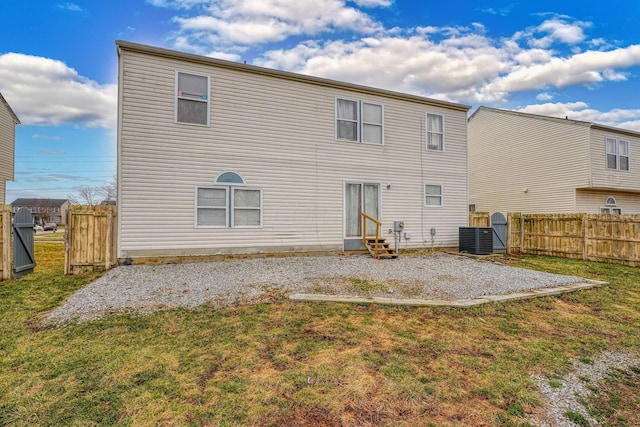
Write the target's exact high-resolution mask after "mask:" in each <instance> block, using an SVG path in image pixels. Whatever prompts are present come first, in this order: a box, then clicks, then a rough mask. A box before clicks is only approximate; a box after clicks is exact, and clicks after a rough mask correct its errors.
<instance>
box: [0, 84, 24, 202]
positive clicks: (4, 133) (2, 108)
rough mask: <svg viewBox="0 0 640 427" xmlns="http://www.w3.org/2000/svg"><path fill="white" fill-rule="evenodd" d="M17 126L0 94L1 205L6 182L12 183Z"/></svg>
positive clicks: (12, 113)
mask: <svg viewBox="0 0 640 427" xmlns="http://www.w3.org/2000/svg"><path fill="white" fill-rule="evenodd" d="M19 124H20V120H18V116H16V114H15V113H14V112H13V110H12V109H11V107H10V106H9V104H8V103H7V101H6V100H5V99H4V97H3V96H2V94H1V93H0V201H1V202H2V203H1V204H2V205H4V204H5V203H6V194H7V181H13V174H14V163H15V148H16V125H19Z"/></svg>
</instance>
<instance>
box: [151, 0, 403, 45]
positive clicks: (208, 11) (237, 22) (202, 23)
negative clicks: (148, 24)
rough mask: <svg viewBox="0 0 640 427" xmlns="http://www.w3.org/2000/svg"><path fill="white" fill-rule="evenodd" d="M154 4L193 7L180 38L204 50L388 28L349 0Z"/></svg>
mask: <svg viewBox="0 0 640 427" xmlns="http://www.w3.org/2000/svg"><path fill="white" fill-rule="evenodd" d="M149 2H150V3H151V4H152V5H155V6H160V7H169V8H176V9H184V10H188V11H189V12H191V13H187V14H185V16H176V17H174V18H173V21H174V22H175V23H176V24H177V25H178V31H177V32H176V34H174V36H173V37H174V38H175V39H176V40H179V41H180V45H181V46H183V47H189V50H191V51H195V52H198V53H202V52H206V51H208V50H211V47H212V46H220V45H223V46H233V45H237V44H240V45H251V44H264V43H270V42H278V41H282V40H285V39H287V38H288V37H292V36H301V35H306V36H309V35H310V36H315V35H317V34H319V33H322V32H331V31H350V32H353V33H359V34H374V33H376V32H380V31H382V30H383V27H382V26H381V24H380V23H378V22H376V21H375V20H373V19H372V18H371V17H369V16H368V15H367V14H366V13H364V12H362V11H360V10H358V9H356V8H354V7H349V6H347V5H346V4H345V1H344V0H208V1H205V0H149ZM390 4H391V2H390V1H387V0H359V1H356V5H358V6H366V7H372V6H377V7H384V6H389V5H390Z"/></svg>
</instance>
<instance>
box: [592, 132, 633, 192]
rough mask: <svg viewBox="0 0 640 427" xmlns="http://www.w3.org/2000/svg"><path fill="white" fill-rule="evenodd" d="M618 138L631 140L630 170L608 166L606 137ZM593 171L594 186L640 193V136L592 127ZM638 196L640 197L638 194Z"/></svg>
mask: <svg viewBox="0 0 640 427" xmlns="http://www.w3.org/2000/svg"><path fill="white" fill-rule="evenodd" d="M607 137H609V138H616V139H623V140H626V141H629V170H628V171H626V170H611V169H607V167H606V149H605V139H606V138H607ZM591 171H592V177H593V179H592V183H591V187H594V188H611V189H617V190H635V191H638V192H639V193H640V137H638V136H633V135H629V134H625V133H623V132H616V131H613V130H606V129H601V128H597V127H593V128H592V129H591ZM637 197H640V194H638V196H637Z"/></svg>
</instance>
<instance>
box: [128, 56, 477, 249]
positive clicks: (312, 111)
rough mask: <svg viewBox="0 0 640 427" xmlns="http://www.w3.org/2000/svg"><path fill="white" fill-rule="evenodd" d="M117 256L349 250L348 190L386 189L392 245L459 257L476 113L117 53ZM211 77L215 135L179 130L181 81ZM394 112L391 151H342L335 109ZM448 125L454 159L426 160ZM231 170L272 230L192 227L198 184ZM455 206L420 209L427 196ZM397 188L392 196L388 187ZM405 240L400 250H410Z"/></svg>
mask: <svg viewBox="0 0 640 427" xmlns="http://www.w3.org/2000/svg"><path fill="white" fill-rule="evenodd" d="M120 55H121V56H120V61H121V62H120V66H121V76H120V79H121V81H120V91H121V100H120V103H121V105H120V129H119V132H120V135H119V148H118V149H119V179H118V182H119V185H120V188H119V192H118V197H119V200H118V206H119V209H120V215H119V227H120V228H119V245H120V246H119V256H121V257H128V256H155V255H199V254H215V253H226V252H269V251H272V250H282V251H298V250H341V249H342V247H343V237H344V228H343V227H344V225H343V216H344V200H343V198H344V184H345V182H350V181H355V182H369V183H379V184H380V188H381V203H382V204H381V207H382V209H381V212H382V218H381V220H382V222H383V232H384V236H385V237H388V238H389V237H390V238H391V241H393V235H390V234H388V233H387V231H388V229H389V228H391V227H392V225H393V221H394V220H404V221H405V223H406V231H408V232H410V233H412V239H411V241H410V243H409V244H408V247H420V246H425V245H427V243H425V242H427V241H428V242H429V243H428V244H430V235H429V230H430V228H431V227H435V228H436V229H437V234H436V238H435V242H434V244H435V245H436V246H457V227H459V226H462V225H466V223H467V213H466V207H467V176H466V112H465V111H464V109H457V110H455V109H449V108H444V107H441V106H438V105H437V103H436V105H425V104H422V103H419V102H408V101H406V100H401V99H393V98H388V97H385V96H380V95H377V94H375V93H358V92H356V91H353V90H348V89H339V88H333V87H324V86H321V85H318V84H310V83H307V82H300V81H293V80H286V79H281V78H275V77H272V76H269V75H260V74H255V73H250V72H241V71H237V70H229V69H225V68H219V67H215V66H211V65H207V64H200V63H188V62H185V61H183V60H178V59H173V58H169V57H158V56H152V55H147V54H144V53H139V52H133V51H129V50H127V49H123V50H122V51H121V54H120ZM176 70H183V71H189V72H195V73H202V74H207V75H210V76H211V80H210V85H211V90H210V94H209V95H210V111H211V113H210V127H205V126H194V125H187V124H176V123H174V78H175V71H176ZM336 97H345V98H349V99H358V100H362V101H367V102H371V103H376V104H383V105H384V145H381V146H380V145H369V144H358V143H352V142H343V141H336V140H335V99H336ZM427 112H437V113H440V114H443V115H444V116H445V125H446V129H445V132H446V146H445V147H446V148H445V152H435V153H434V152H427V151H426V150H425V130H424V129H425V113H427ZM223 171H234V172H236V173H238V174H240V175H241V176H242V177H243V178H244V180H245V182H246V185H247V186H248V187H255V188H260V189H262V192H263V193H262V194H263V210H262V215H263V226H262V228H247V229H239V228H235V229H207V228H195V227H194V195H195V186H197V185H212V184H213V182H214V180H215V178H216V176H217V175H218V174H219V173H221V172H223ZM425 182H435V183H438V184H442V185H443V188H444V193H445V202H444V207H442V208H425V207H423V197H424V194H423V184H424V183H425ZM389 184H390V185H391V187H390V188H387V186H388V185H389ZM404 244H405V242H404V241H403V247H404Z"/></svg>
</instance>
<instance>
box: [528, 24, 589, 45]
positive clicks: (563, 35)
mask: <svg viewBox="0 0 640 427" xmlns="http://www.w3.org/2000/svg"><path fill="white" fill-rule="evenodd" d="M589 26H590V24H589V23H586V22H581V21H576V22H571V23H569V22H566V21H565V20H563V19H559V18H554V19H549V20H546V21H544V22H543V23H542V24H540V25H539V26H538V27H537V28H536V30H535V32H539V33H545V34H546V36H544V37H541V38H538V39H536V38H534V37H533V36H532V38H531V39H530V40H529V43H530V44H531V46H533V47H539V48H547V47H549V46H551V44H553V43H554V42H560V43H565V44H570V45H573V44H578V43H580V42H582V41H584V39H585V38H586V36H585V34H584V28H587V27H589Z"/></svg>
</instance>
